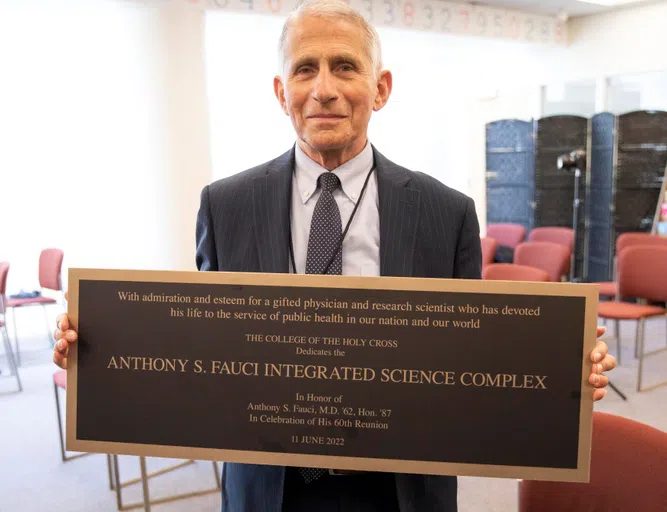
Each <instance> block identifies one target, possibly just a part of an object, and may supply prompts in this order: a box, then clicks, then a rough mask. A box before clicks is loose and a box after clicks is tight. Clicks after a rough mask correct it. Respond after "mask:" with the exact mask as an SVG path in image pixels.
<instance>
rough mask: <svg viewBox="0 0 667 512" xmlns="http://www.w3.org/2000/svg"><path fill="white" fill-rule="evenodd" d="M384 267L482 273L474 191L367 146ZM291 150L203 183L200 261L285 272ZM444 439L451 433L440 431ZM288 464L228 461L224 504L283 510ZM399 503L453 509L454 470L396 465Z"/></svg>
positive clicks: (420, 273)
mask: <svg viewBox="0 0 667 512" xmlns="http://www.w3.org/2000/svg"><path fill="white" fill-rule="evenodd" d="M373 156H374V160H375V168H376V172H377V181H378V194H379V209H380V271H381V275H383V276H404V277H441V278H468V279H479V278H480V274H481V266H482V251H481V247H480V238H479V225H478V222H477V214H476V213H475V205H474V202H473V201H472V199H470V198H469V197H467V196H465V195H464V194H462V193H460V192H457V191H455V190H453V189H451V188H449V187H447V186H445V185H443V184H442V183H440V182H439V181H437V180H436V179H434V178H432V177H430V176H428V175H426V174H423V173H419V172H413V171H410V170H408V169H405V168H403V167H400V166H398V165H396V164H394V163H393V162H390V161H389V160H388V159H386V158H385V157H384V156H382V155H381V154H380V153H379V152H378V151H377V150H375V148H373ZM293 170H294V149H292V150H290V151H288V152H287V153H285V154H284V155H282V156H280V157H278V158H276V159H275V160H271V161H270V162H267V163H265V164H262V165H259V166H257V167H254V168H252V169H249V170H247V171H245V172H242V173H239V174H236V175H234V176H231V177H229V178H225V179H222V180H219V181H216V182H214V183H212V184H210V185H208V186H206V187H205V188H204V189H203V191H202V193H201V206H200V209H199V213H198V215H197V253H196V258H197V267H198V268H199V270H213V271H228V272H274V273H287V272H289V230H290V204H291V195H292V194H291V192H292V174H293ZM443 442H447V440H443ZM284 478H285V468H284V467H281V466H262V465H253V464H234V463H226V464H225V466H224V472H223V490H222V510H223V512H280V510H281V506H282V496H283V482H284ZM396 491H397V495H398V500H399V505H400V510H401V512H425V511H439V512H441V511H446V512H453V511H456V509H457V505H456V477H453V476H444V477H443V476H428V475H408V474H396Z"/></svg>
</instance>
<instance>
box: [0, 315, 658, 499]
mask: <svg viewBox="0 0 667 512" xmlns="http://www.w3.org/2000/svg"><path fill="white" fill-rule="evenodd" d="M19 313H20V314H19ZM19 313H17V321H18V323H19V334H20V335H21V348H22V355H23V358H22V366H21V378H22V380H23V387H24V391H23V392H22V393H13V392H12V391H13V390H14V387H15V381H14V380H13V378H10V377H9V376H8V369H7V366H6V360H5V358H4V352H2V355H0V369H1V370H2V374H1V375H0V440H2V441H0V443H1V444H0V446H2V450H1V452H0V453H1V454H2V455H1V456H0V482H1V483H0V511H2V512H15V511H16V512H32V511H35V512H41V511H48V512H61V511H62V512H79V511H80V512H83V511H96V512H107V511H109V512H111V511H114V510H117V507H116V496H115V493H114V492H112V491H111V490H110V489H109V482H108V476H107V468H106V457H105V456H104V455H98V454H94V455H89V456H86V457H83V458H80V459H76V460H73V461H69V462H66V463H63V462H62V461H61V459H60V453H59V447H58V441H57V432H58V431H57V423H56V414H55V402H54V396H53V383H52V382H53V381H52V375H53V372H54V371H55V370H56V367H55V366H54V365H53V364H52V363H51V348H50V344H49V340H48V338H47V335H46V323H45V319H44V315H43V313H42V312H41V311H40V310H39V309H38V308H34V310H33V311H28V310H26V311H20V312H19ZM50 315H51V316H50V319H49V321H50V322H51V323H52V322H53V317H54V316H55V311H52V312H51V313H50ZM666 327H667V325H666V323H665V321H664V320H662V319H659V320H656V321H653V322H651V323H650V324H649V326H648V328H647V340H648V341H649V347H648V349H649V350H650V348H651V347H653V348H659V347H660V346H664V345H665V339H666V335H665V329H666ZM9 330H10V333H12V334H13V329H12V326H11V325H10V326H9ZM607 338H608V343H609V344H610V348H612V349H615V347H616V345H615V339H614V338H613V336H607ZM633 339H634V325H633V324H632V323H630V322H627V323H626V324H625V325H624V326H623V328H622V340H623V354H622V355H623V364H622V365H621V366H620V367H619V368H617V369H616V370H615V371H614V372H613V374H612V381H613V383H614V384H615V385H616V386H617V387H618V388H619V389H621V390H623V392H625V393H626V394H627V398H628V400H627V401H623V400H622V399H621V398H620V397H619V396H618V395H617V394H616V393H615V392H614V391H612V390H610V391H609V393H608V395H607V397H606V398H605V399H604V400H603V401H602V402H601V403H598V404H596V406H595V409H596V410H599V411H605V412H610V413H614V414H618V415H621V416H626V417H629V418H633V419H636V420H638V421H642V422H645V423H648V424H650V425H653V426H655V427H657V428H659V429H662V430H667V386H664V387H660V388H656V389H654V390H652V391H650V392H645V393H636V392H635V390H634V389H635V385H636V375H637V360H635V359H634V358H633V357H632V356H633V354H632V352H633ZM646 375H647V383H650V382H657V381H658V380H660V378H667V353H664V354H661V355H659V356H656V357H654V358H653V359H652V360H650V361H648V362H647V363H646ZM63 398H64V395H63ZM173 462H175V461H168V460H164V459H149V461H148V466H149V471H151V470H155V469H159V468H161V467H164V466H165V465H167V464H170V463H173ZM120 472H121V479H122V480H128V479H131V478H135V477H137V476H138V475H139V463H138V459H137V458H136V457H121V463H120ZM213 485H214V472H213V469H212V466H211V463H210V462H197V463H196V464H193V465H191V466H188V467H186V468H183V469H180V470H178V471H176V472H173V473H169V474H165V475H162V476H159V477H155V478H153V479H152V481H151V485H150V489H151V495H152V496H153V497H155V498H160V497H164V496H167V495H169V494H172V493H187V492H192V491H195V490H199V489H205V488H208V487H211V486H213ZM140 499H141V488H140V486H137V485H134V486H130V487H127V488H126V489H125V490H124V500H125V502H126V503H129V502H136V501H137V500H140ZM153 509H155V510H160V511H165V512H167V511H186V510H187V511H202V512H203V511H218V510H220V495H219V493H217V492H215V493H213V494H209V495H206V496H203V497H198V498H191V499H188V500H183V501H178V502H173V503H170V504H164V505H159V506H155V507H153ZM516 509H517V482H516V481H515V480H508V479H490V478H468V477H461V478H460V479H459V510H460V511H461V512H468V511H470V512H473V511H485V512H509V511H515V510H516Z"/></svg>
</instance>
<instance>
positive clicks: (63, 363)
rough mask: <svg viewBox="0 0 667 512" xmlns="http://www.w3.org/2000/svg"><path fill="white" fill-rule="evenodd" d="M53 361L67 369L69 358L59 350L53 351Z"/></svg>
mask: <svg viewBox="0 0 667 512" xmlns="http://www.w3.org/2000/svg"><path fill="white" fill-rule="evenodd" d="M53 362H54V363H55V364H56V365H57V366H58V367H60V368H62V369H63V370H67V358H66V357H63V356H62V355H61V354H59V353H58V352H54V353H53Z"/></svg>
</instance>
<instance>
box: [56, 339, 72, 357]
mask: <svg viewBox="0 0 667 512" xmlns="http://www.w3.org/2000/svg"><path fill="white" fill-rule="evenodd" d="M53 349H54V350H55V351H56V352H58V353H60V354H62V355H63V356H64V357H67V353H68V351H69V343H67V341H66V340H58V341H57V342H56V344H55V345H53Z"/></svg>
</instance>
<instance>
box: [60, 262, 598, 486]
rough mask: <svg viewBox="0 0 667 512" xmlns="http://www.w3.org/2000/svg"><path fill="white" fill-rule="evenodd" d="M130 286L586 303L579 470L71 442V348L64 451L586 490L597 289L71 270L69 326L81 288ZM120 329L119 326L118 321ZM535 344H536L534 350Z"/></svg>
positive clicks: (74, 364) (561, 285) (74, 390)
mask: <svg viewBox="0 0 667 512" xmlns="http://www.w3.org/2000/svg"><path fill="white" fill-rule="evenodd" d="M81 280H93V281H130V282H153V283H157V282H162V283H189V284H231V285H248V286H276V287H313V288H359V289H373V290H397V291H434V292H456V293H485V294H505V295H549V296H568V297H584V298H585V301H586V306H585V307H586V311H585V320H584V329H583V340H584V343H583V347H582V353H581V358H582V362H583V364H582V375H581V399H580V411H579V449H578V454H579V456H578V460H577V467H576V468H575V469H563V468H536V467H530V466H504V465H493V464H460V463H448V462H430V461H412V460H410V461H407V460H394V459H376V458H358V457H339V456H333V455H309V454H293V453H273V452H257V451H241V450H222V449H216V448H192V447H183V446H164V445H150V444H133V443H116V442H103V441H87V440H82V439H78V438H77V431H76V427H77V424H76V410H77V385H78V379H77V356H78V353H77V345H76V343H75V344H73V345H72V346H71V347H70V352H69V357H68V367H67V435H66V437H67V450H72V451H79V452H94V453H116V454H122V455H143V456H148V457H166V458H175V459H196V460H212V461H225V462H240V463H247V464H266V465H278V466H304V467H317V468H332V467H333V468H336V469H347V470H360V471H387V472H394V473H414V474H432V475H461V476H486V477H500V478H521V479H530V480H553V481H563V482H588V481H589V472H590V455H591V435H592V418H593V386H592V385H591V384H589V382H588V376H589V374H590V369H591V361H590V353H591V352H592V350H593V349H594V348H595V345H596V334H597V332H596V329H597V306H598V285H596V284H581V283H577V284H572V283H532V282H523V281H484V280H476V279H432V278H409V277H351V276H321V275H303V274H298V275H295V274H264V273H240V272H197V271H171V270H108V269H84V268H71V269H70V270H69V304H68V315H69V319H70V323H71V324H72V326H73V327H74V328H75V329H76V328H77V326H78V320H79V281H81ZM118 321H122V320H120V319H119V320H118ZM539 343H540V340H539V339H538V340H535V344H536V347H538V346H539ZM542 350H543V351H544V356H545V357H548V356H549V347H548V346H544V347H542Z"/></svg>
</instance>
